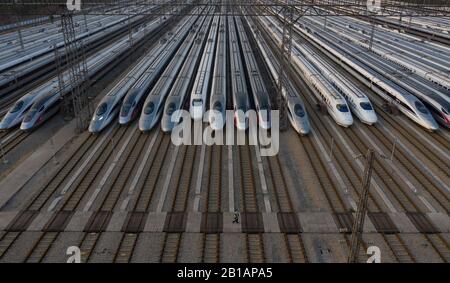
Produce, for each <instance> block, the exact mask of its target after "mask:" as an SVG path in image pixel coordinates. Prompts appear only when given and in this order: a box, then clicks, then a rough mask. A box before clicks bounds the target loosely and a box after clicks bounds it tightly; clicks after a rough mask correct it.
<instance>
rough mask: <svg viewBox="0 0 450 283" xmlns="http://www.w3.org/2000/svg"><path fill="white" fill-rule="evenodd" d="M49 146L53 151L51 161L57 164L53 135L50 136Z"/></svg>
mask: <svg viewBox="0 0 450 283" xmlns="http://www.w3.org/2000/svg"><path fill="white" fill-rule="evenodd" d="M50 146H51V147H52V152H53V163H55V165H58V164H59V161H58V159H56V149H55V143H54V142H53V136H52V137H51V138H50Z"/></svg>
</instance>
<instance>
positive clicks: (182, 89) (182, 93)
mask: <svg viewBox="0 0 450 283" xmlns="http://www.w3.org/2000/svg"><path fill="white" fill-rule="evenodd" d="M212 18H213V17H212V16H207V18H206V20H205V23H204V24H203V25H202V26H201V27H200V30H199V32H198V34H197V36H196V38H195V40H194V45H193V46H192V48H191V50H190V52H189V55H188V57H187V58H186V61H185V63H184V65H183V67H182V69H181V71H180V75H179V76H178V77H177V79H176V80H175V83H174V85H173V87H172V90H171V91H170V93H169V96H168V97H167V100H166V102H165V105H164V112H163V114H162V115H163V116H162V118H161V129H162V131H163V132H170V131H172V129H173V128H174V127H175V125H176V123H177V121H178V117H173V114H174V113H175V111H177V110H180V109H181V108H182V107H183V104H184V101H185V99H186V96H187V95H188V92H189V89H190V88H191V87H192V78H193V75H194V73H195V70H196V69H197V67H198V65H199V63H200V55H201V52H202V50H203V47H204V46H205V41H206V38H207V35H208V30H209V29H210V27H211V30H210V33H209V36H210V38H211V37H215V36H216V33H217V27H218V24H217V21H218V17H217V16H216V17H214V21H213V23H212V24H211V20H212Z"/></svg>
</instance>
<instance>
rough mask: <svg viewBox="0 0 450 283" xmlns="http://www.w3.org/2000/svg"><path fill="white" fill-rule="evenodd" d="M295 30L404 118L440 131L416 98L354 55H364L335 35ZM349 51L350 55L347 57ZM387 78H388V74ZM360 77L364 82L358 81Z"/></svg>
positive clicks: (298, 25)
mask: <svg viewBox="0 0 450 283" xmlns="http://www.w3.org/2000/svg"><path fill="white" fill-rule="evenodd" d="M295 29H296V30H297V31H299V32H301V33H302V34H303V35H304V36H306V37H307V38H308V39H309V40H311V42H313V43H314V44H315V45H316V46H318V47H319V48H321V49H323V50H325V51H326V52H328V53H330V54H331V55H333V56H334V58H336V60H335V61H336V62H337V63H339V64H341V66H343V67H344V68H346V69H347V70H348V71H350V72H351V73H353V74H357V77H358V78H359V79H360V80H361V82H363V83H364V84H366V86H367V87H369V88H370V89H372V90H373V91H374V92H375V93H377V94H378V95H379V96H380V97H382V98H383V99H384V100H385V101H387V102H389V103H394V104H395V105H396V107H397V108H398V109H399V110H400V111H401V112H402V113H403V114H404V115H405V116H407V117H408V118H410V119H411V120H413V121H414V122H415V123H417V124H419V125H420V126H422V127H423V128H425V129H427V130H428V131H434V130H437V129H438V128H439V126H438V124H437V123H436V121H435V120H434V118H433V116H432V115H431V113H430V111H428V109H427V108H426V107H425V106H424V104H423V103H422V102H421V101H420V100H419V99H417V97H415V96H414V95H412V94H411V93H409V92H408V91H405V89H403V88H401V87H400V86H398V85H396V84H395V83H393V82H392V81H390V80H389V79H388V78H384V77H383V76H382V75H380V74H379V73H377V72H376V71H374V70H373V69H371V68H370V67H368V65H367V64H368V63H369V62H368V61H367V60H364V61H360V59H359V57H357V55H364V54H362V53H361V52H358V51H357V50H356V49H355V48H354V46H351V45H349V44H348V43H347V42H345V41H343V40H341V39H339V38H337V37H335V36H334V34H332V33H329V32H326V30H322V31H321V33H317V32H315V31H312V30H311V29H310V31H309V32H308V30H307V29H306V28H305V27H304V26H303V25H302V24H298V23H297V24H295ZM349 50H352V51H351V52H350V53H347V52H348V51H349ZM344 63H345V64H344ZM371 63H373V62H371ZM386 75H387V76H388V77H389V75H388V74H386ZM361 77H363V78H364V79H361Z"/></svg>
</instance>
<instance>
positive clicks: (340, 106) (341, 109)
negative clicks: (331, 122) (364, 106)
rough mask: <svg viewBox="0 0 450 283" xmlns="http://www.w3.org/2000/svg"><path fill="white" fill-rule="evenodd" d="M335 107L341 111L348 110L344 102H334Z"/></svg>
mask: <svg viewBox="0 0 450 283" xmlns="http://www.w3.org/2000/svg"><path fill="white" fill-rule="evenodd" d="M336 108H337V110H339V111H341V112H348V107H347V105H345V104H336Z"/></svg>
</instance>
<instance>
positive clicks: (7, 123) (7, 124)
mask: <svg viewBox="0 0 450 283" xmlns="http://www.w3.org/2000/svg"><path fill="white" fill-rule="evenodd" d="M13 120H14V117H11V116H9V115H8V114H6V116H5V117H4V118H3V120H2V121H1V122H0V130H7V129H9V128H11V127H12V126H13V125H12V124H11V123H12V121H13Z"/></svg>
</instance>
